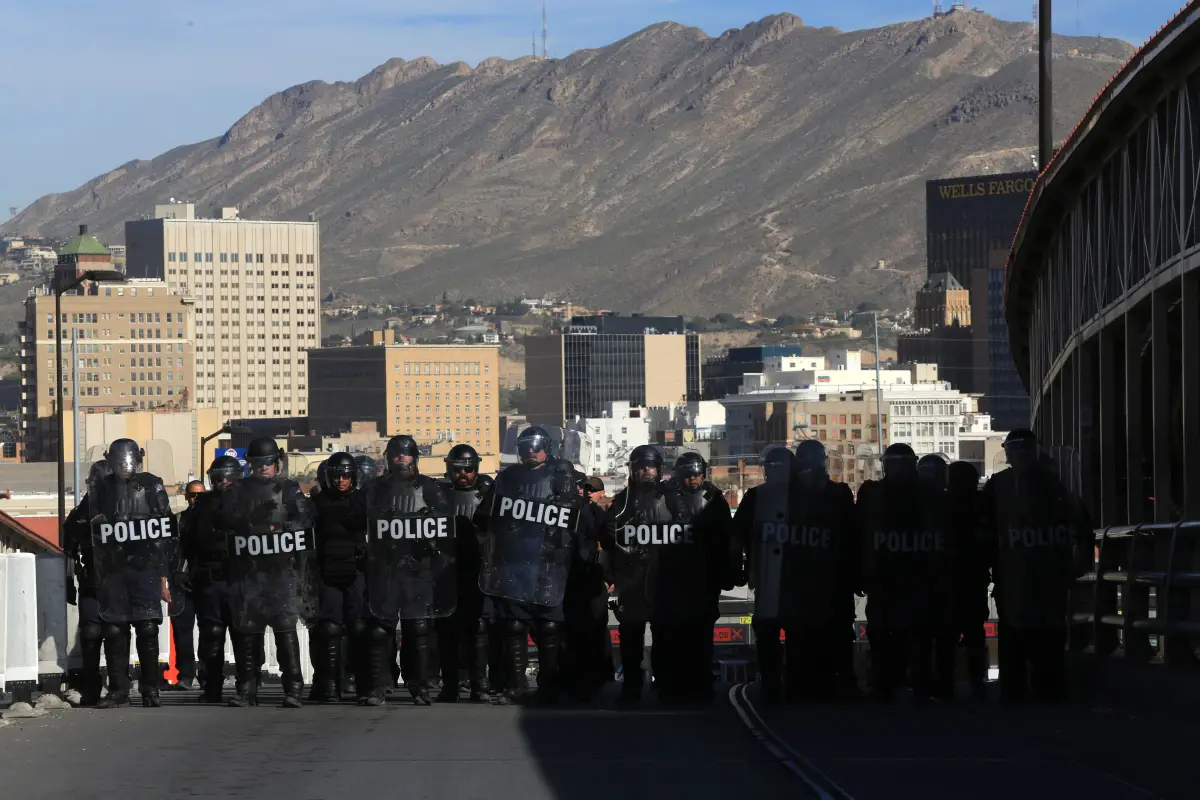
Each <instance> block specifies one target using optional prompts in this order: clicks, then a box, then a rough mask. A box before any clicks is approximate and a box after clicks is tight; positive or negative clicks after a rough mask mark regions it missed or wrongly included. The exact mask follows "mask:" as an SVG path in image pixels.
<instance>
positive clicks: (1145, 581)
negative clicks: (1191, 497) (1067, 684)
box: [1070, 521, 1200, 667]
mask: <svg viewBox="0 0 1200 800" xmlns="http://www.w3.org/2000/svg"><path fill="white" fill-rule="evenodd" d="M1095 533H1096V560H1095V562H1094V569H1092V571H1090V572H1088V573H1087V574H1085V575H1084V576H1082V577H1081V578H1079V579H1078V580H1077V581H1076V583H1075V591H1074V593H1073V596H1072V609H1073V610H1072V614H1071V631H1070V648H1071V650H1073V651H1075V652H1084V651H1090V652H1092V653H1094V654H1095V655H1097V656H1100V657H1118V658H1124V659H1125V660H1127V661H1130V662H1137V663H1147V662H1150V661H1157V660H1159V659H1161V660H1162V661H1163V662H1165V663H1168V664H1172V665H1183V666H1191V667H1196V666H1200V660H1198V659H1197V654H1196V650H1195V645H1196V643H1197V642H1198V641H1200V546H1198V545H1200V521H1189V522H1168V523H1146V524H1142V525H1127V526H1121V527H1110V528H1102V529H1099V530H1097V531H1096V532H1095Z"/></svg>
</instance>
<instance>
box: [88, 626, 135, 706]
mask: <svg viewBox="0 0 1200 800" xmlns="http://www.w3.org/2000/svg"><path fill="white" fill-rule="evenodd" d="M103 631H104V660H105V662H106V663H107V665H108V683H109V690H108V696H107V697H105V698H104V699H103V700H101V701H100V702H98V703H96V708H119V707H120V706H127V705H129V626H128V625H114V624H112V623H105V624H104V626H103Z"/></svg>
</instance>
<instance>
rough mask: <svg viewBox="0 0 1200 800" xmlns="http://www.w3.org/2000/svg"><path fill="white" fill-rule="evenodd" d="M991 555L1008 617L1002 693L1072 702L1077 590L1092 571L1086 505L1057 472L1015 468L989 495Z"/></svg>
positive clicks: (1003, 620) (1003, 621)
mask: <svg viewBox="0 0 1200 800" xmlns="http://www.w3.org/2000/svg"><path fill="white" fill-rule="evenodd" d="M981 506H982V509H983V513H984V515H985V519H984V534H985V537H986V538H985V548H986V549H985V554H986V557H987V560H988V563H989V564H990V566H991V568H992V575H993V579H994V583H995V587H996V608H997V611H998V612H999V615H1000V641H999V647H1000V652H999V660H1000V694H1001V699H1002V700H1003V701H1004V702H1009V703H1015V702H1021V701H1023V700H1024V699H1025V697H1026V692H1027V691H1028V690H1029V689H1032V692H1033V695H1034V697H1035V698H1036V699H1037V700H1039V701H1041V702H1059V701H1062V700H1065V699H1066V695H1067V685H1066V667H1065V646H1066V637H1067V613H1068V610H1069V592H1070V590H1071V587H1072V586H1073V584H1074V580H1075V578H1076V577H1077V576H1079V575H1081V574H1082V573H1083V572H1085V571H1086V569H1087V565H1088V564H1089V563H1090V561H1091V553H1092V547H1093V539H1092V529H1091V524H1090V520H1089V519H1088V516H1087V512H1086V511H1085V510H1084V508H1083V505H1082V504H1081V503H1080V501H1079V499H1078V498H1077V497H1076V496H1075V495H1074V494H1073V493H1072V492H1070V491H1069V490H1068V489H1067V488H1066V487H1065V486H1063V484H1062V483H1061V482H1060V481H1059V480H1058V478H1057V477H1056V476H1055V475H1054V474H1053V473H1051V472H1050V471H1049V470H1046V469H1045V468H1043V467H1041V466H1035V467H1033V468H1032V469H1030V470H1029V471H1028V472H1025V471H1018V470H1017V469H1015V468H1014V469H1008V470H1004V471H1003V472H999V473H997V474H995V475H993V476H992V478H991V479H990V480H989V481H988V483H987V486H985V487H984V490H983V498H982V503H981Z"/></svg>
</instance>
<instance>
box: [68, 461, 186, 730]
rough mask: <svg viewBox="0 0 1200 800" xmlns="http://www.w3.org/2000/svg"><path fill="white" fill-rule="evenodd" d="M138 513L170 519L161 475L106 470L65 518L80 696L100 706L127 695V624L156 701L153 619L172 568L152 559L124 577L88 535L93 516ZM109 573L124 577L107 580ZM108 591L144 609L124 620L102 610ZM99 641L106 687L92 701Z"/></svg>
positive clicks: (158, 616) (147, 692)
mask: <svg viewBox="0 0 1200 800" xmlns="http://www.w3.org/2000/svg"><path fill="white" fill-rule="evenodd" d="M139 517H140V518H153V517H160V518H166V517H170V518H171V519H172V520H173V519H174V515H173V514H172V513H171V505H170V500H169V499H168V498H167V493H166V491H165V490H164V489H163V485H162V479H161V478H159V477H158V476H157V475H152V474H150V473H145V472H142V473H136V474H134V475H133V476H132V477H130V478H129V479H127V480H126V479H121V478H118V477H117V476H116V475H113V474H109V475H107V476H106V477H104V478H102V479H100V480H98V481H96V483H95V484H94V485H93V486H92V487H91V489H90V490H89V492H88V494H87V495H86V496H85V497H84V499H83V500H82V501H81V502H80V504H79V506H78V507H77V508H75V509H74V510H73V511H72V513H71V514H70V516H68V518H67V520H66V524H65V525H64V534H65V535H64V539H65V541H64V542H63V549H64V551H65V552H66V553H68V554H70V555H73V557H74V558H75V559H76V562H77V570H76V577H77V579H78V581H79V591H78V601H77V602H78V605H79V640H80V649H81V650H82V655H83V674H82V676H81V680H82V684H83V685H82V687H81V688H82V691H81V695H82V698H83V700H84V702H85V704H92V703H96V705H97V707H99V708H113V707H116V706H119V705H122V704H125V703H128V702H129V689H130V682H129V639H130V627H131V626H132V628H133V632H134V635H135V636H136V642H137V653H138V661H139V662H140V664H141V674H140V685H139V688H140V690H141V694H142V704H143V705H145V706H157V705H159V699H158V695H159V688H158V686H159V678H160V667H159V663H158V659H159V647H158V627H159V625H160V624H162V613H161V610H159V609H160V608H161V606H160V605H159V598H160V595H161V593H162V588H163V584H164V582H166V581H167V579H168V577H169V573H164V574H158V573H159V572H160V571H161V570H159V569H158V568H157V567H158V566H160V565H154V566H152V567H151V568H150V569H149V570H147V571H145V572H143V573H140V574H136V575H129V576H127V577H126V578H122V577H121V576H115V575H114V576H108V575H104V574H103V571H102V569H101V568H100V567H99V565H98V563H97V560H98V559H99V558H101V556H100V555H99V554H97V552H96V551H95V546H94V542H93V537H92V533H93V532H92V522H93V521H96V520H101V519H104V520H117V519H126V518H139ZM175 566H176V565H175V564H171V565H168V569H169V570H173V569H174V568H175ZM106 581H116V582H117V583H119V584H121V585H119V586H115V585H104V582H106ZM109 592H113V593H115V596H117V597H119V598H120V602H122V603H123V604H124V605H125V606H126V607H127V608H133V609H142V614H143V616H141V618H136V619H135V618H132V617H136V616H139V615H138V614H133V615H124V616H122V617H121V621H112V620H106V619H105V618H104V617H105V614H104V613H103V612H104V611H105V609H106V606H107V601H106V600H105V598H104V597H102V596H101V595H107V594H108V593H109ZM114 619H115V618H114ZM125 620H128V621H125ZM101 646H103V648H104V657H105V661H106V662H107V665H108V675H109V693H108V696H107V697H106V698H105V699H104V700H103V701H99V702H97V701H98V700H99V695H100V648H101Z"/></svg>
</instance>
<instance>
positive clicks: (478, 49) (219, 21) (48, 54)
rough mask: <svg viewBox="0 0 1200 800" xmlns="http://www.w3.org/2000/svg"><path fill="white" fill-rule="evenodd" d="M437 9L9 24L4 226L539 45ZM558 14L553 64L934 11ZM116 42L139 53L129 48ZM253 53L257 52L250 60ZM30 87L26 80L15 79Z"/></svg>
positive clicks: (262, 1) (502, 11)
mask: <svg viewBox="0 0 1200 800" xmlns="http://www.w3.org/2000/svg"><path fill="white" fill-rule="evenodd" d="M944 5H947V6H948V5H949V3H945V4H944ZM982 7H983V9H984V10H985V11H987V12H988V13H991V14H993V15H995V16H997V17H1000V18H1002V19H1009V20H1019V21H1026V20H1030V19H1031V8H1032V6H1031V3H1030V2H1028V0H999V1H998V2H990V3H985V4H983V6H982ZM426 8H427V6H426V5H425V4H423V3H419V2H410V1H405V0H401V1H400V2H386V3H385V2H381V0H348V2H345V3H342V4H339V6H338V10H337V13H336V14H331V13H330V12H329V11H328V7H327V6H325V5H322V4H318V3H316V2H314V1H313V0H302V1H301V2H293V3H289V4H287V5H286V6H285V5H284V4H282V3H281V2H279V0H259V2H255V3H253V4H252V5H250V6H249V7H248V8H247V6H246V4H237V5H235V4H233V3H232V2H231V0H217V2H214V3H210V4H208V6H207V7H206V8H205V9H202V10H201V9H196V8H195V7H193V6H191V5H190V4H183V3H181V2H168V3H150V2H148V1H147V0H120V1H119V2H116V3H113V4H109V5H107V6H105V7H103V8H99V7H93V6H91V5H87V4H83V3H81V2H79V0H56V2H51V3H43V4H39V5H38V6H37V7H28V8H19V9H18V8H6V9H2V10H0V28H3V29H6V30H10V31H15V30H25V31H30V32H32V33H34V34H38V35H30V36H24V37H14V38H13V40H12V41H10V42H9V43H8V45H7V46H6V48H5V49H4V51H3V52H0V76H6V77H0V101H2V102H4V103H5V105H6V106H7V107H8V108H10V109H22V113H20V114H19V115H16V123H15V124H12V125H6V126H4V128H3V129H0V151H3V152H9V153H20V154H21V157H20V158H15V159H11V160H10V161H9V163H8V165H7V169H6V171H5V172H4V174H2V175H0V209H2V210H4V211H5V213H6V216H7V209H8V208H9V207H17V208H18V209H22V208H25V207H26V206H28V205H29V204H30V203H32V202H33V201H35V200H36V199H37V198H38V197H41V196H43V195H45V194H48V193H53V192H61V191H67V190H70V189H72V188H74V187H76V186H78V185H80V184H82V183H84V182H86V181H87V180H90V179H91V178H94V177H95V176H97V175H99V174H102V173H103V172H105V171H107V170H111V169H115V168H116V167H118V166H119V165H120V164H123V163H127V162H128V161H130V160H134V159H148V158H153V157H155V156H158V155H160V154H162V153H164V152H166V151H167V150H169V149H171V148H173V147H177V146H180V145H183V144H188V143H194V142H198V141H203V140H205V139H208V138H211V137H214V136H218V135H220V134H221V133H223V132H224V131H225V130H226V129H227V128H228V127H229V126H230V125H232V124H233V123H234V122H235V121H236V120H237V119H238V118H239V117H240V116H241V115H242V114H244V113H245V112H247V111H248V110H250V109H251V108H253V107H255V106H256V105H258V104H259V103H260V102H262V100H264V99H265V98H266V97H268V96H269V95H271V94H273V93H275V92H278V91H281V90H283V89H285V88H287V87H289V86H293V85H296V84H298V83H302V82H305V81H309V80H325V81H331V82H332V81H338V80H354V79H356V78H358V77H361V76H362V75H364V74H366V73H367V72H369V71H370V70H371V69H373V68H374V67H375V66H378V65H379V64H382V63H383V62H385V61H386V60H388V59H389V58H392V57H403V58H406V59H412V58H416V57H418V56H422V55H428V56H430V57H432V58H434V59H436V60H438V61H439V62H442V63H445V62H451V61H455V60H462V61H466V62H468V63H470V64H476V63H478V62H479V61H480V60H482V59H483V58H486V57H489V56H502V57H507V58H515V57H519V56H523V55H527V54H528V53H529V52H530V34H531V33H534V32H535V31H536V32H538V33H540V14H541V4H540V3H539V2H536V0H452V2H449V3H442V4H440V5H439V7H438V13H436V14H430V13H426V11H425V9H426ZM548 8H549V17H550V24H549V52H550V54H551V56H554V57H563V56H565V55H568V54H569V53H570V52H573V51H575V50H578V49H581V48H591V47H600V46H604V45H607V44H610V43H612V42H614V41H617V40H619V39H621V38H623V37H625V36H628V35H630V34H632V33H634V32H635V31H637V30H640V29H642V28H644V27H646V26H647V25H649V24H652V23H654V22H658V21H663V20H666V19H670V20H673V21H676V22H679V23H681V24H685V25H691V26H696V27H699V28H701V29H702V30H704V31H705V32H706V33H707V34H709V35H719V34H720V33H721V32H722V31H724V30H726V29H728V28H732V27H742V26H744V25H746V24H748V23H750V22H752V21H754V20H757V19H761V18H762V17H764V16H767V15H769V14H772V13H780V12H790V13H794V14H797V15H798V16H800V17H802V18H803V19H804V20H805V22H806V23H807V24H809V25H812V26H825V25H831V26H834V27H838V28H841V29H843V30H854V29H862V28H871V27H877V26H879V25H884V24H889V23H893V22H899V21H903V20H911V19H917V18H920V17H922V16H927V15H928V14H929V12H930V11H931V9H932V3H931V2H928V1H927V0H847V2H843V3H839V4H831V5H823V4H817V3H813V2H796V1H795V0H792V1H791V2H778V0H773V1H771V2H766V1H764V0H745V2H742V3H738V4H728V3H718V2H715V0H661V1H656V2H641V1H639V0H611V1H607V0H606V2H603V3H601V2H600V1H599V0H552V1H551V2H549V3H548ZM1175 11H1177V3H1174V2H1170V1H1169V0H1151V1H1150V2H1147V3H1144V4H1141V5H1139V6H1138V7H1136V8H1130V7H1129V4H1127V3H1119V2H1117V1H1116V0H1078V1H1077V2H1076V3H1071V2H1069V1H1068V2H1065V3H1064V2H1060V4H1059V7H1058V10H1057V13H1056V19H1055V21H1056V25H1055V29H1056V31H1057V32H1059V33H1062V34H1067V35H1077V34H1078V35H1104V36H1112V37H1115V38H1121V39H1124V40H1126V41H1129V42H1131V43H1132V44H1134V45H1138V44H1140V43H1141V42H1142V41H1144V40H1145V39H1146V38H1147V37H1148V36H1149V35H1151V34H1152V33H1153V32H1154V31H1155V30H1157V27H1158V26H1159V25H1160V24H1161V22H1162V20H1163V19H1166V18H1169V17H1170V16H1172V15H1173V14H1174V13H1175ZM285 12H286V13H285ZM114 41H135V42H138V43H139V44H138V46H135V47H124V48H120V49H116V48H114V47H112V42H114ZM247 41H253V42H255V46H254V48H252V49H247V48H246V47H244V46H243V43H245V42H247ZM49 43H53V44H54V46H47V45H48V44H49ZM538 44H539V46H540V40H539V41H538ZM85 65H86V66H85ZM17 75H21V76H23V79H17V78H15V77H11V76H17ZM25 76H37V77H35V78H32V79H31V78H29V77H25ZM180 80H186V81H188V82H189V83H190V84H191V87H190V89H189V91H187V92H179V91H177V87H178V84H179V81H180ZM131 87H133V88H135V89H136V90H131ZM68 98H69V100H68ZM164 103H166V104H167V106H166V107H165V108H164V105H163V104H164ZM114 111H117V112H118V113H114ZM151 120H152V121H153V124H148V123H149V122H150V121H151ZM85 122H86V124H85Z"/></svg>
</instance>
